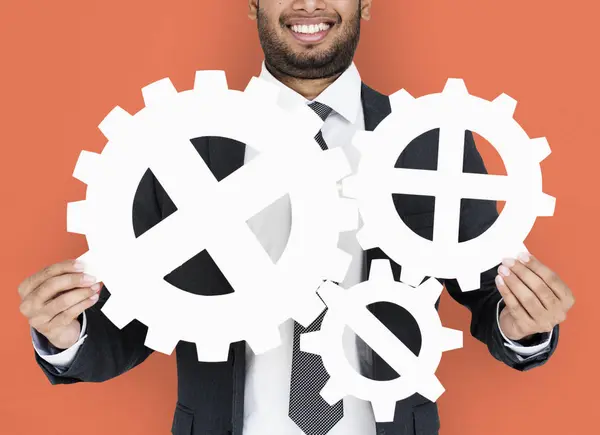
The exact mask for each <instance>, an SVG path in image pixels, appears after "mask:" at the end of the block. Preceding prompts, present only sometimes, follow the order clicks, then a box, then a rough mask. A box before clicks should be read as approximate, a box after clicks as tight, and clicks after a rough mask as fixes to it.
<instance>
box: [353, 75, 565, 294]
mask: <svg viewBox="0 0 600 435" xmlns="http://www.w3.org/2000/svg"><path fill="white" fill-rule="evenodd" d="M390 102H391V106H392V113H391V114H390V115H389V116H388V117H387V118H385V119H384V120H383V121H382V122H381V123H380V124H379V126H378V127H377V128H376V129H375V130H374V131H373V132H357V133H356V135H355V136H354V138H353V144H354V145H355V146H356V147H357V148H358V150H359V151H360V153H361V160H360V163H359V168H358V171H357V173H356V174H355V175H353V176H350V177H348V178H346V179H345V180H344V182H343V194H344V195H345V196H348V197H351V198H356V199H357V200H358V204H359V211H360V213H361V216H362V218H363V221H364V226H363V228H361V230H360V231H359V232H358V233H357V238H358V240H359V243H360V245H361V246H362V247H363V249H370V248H374V247H379V248H381V249H382V250H383V252H385V253H386V254H387V255H388V256H389V257H390V258H391V259H392V260H394V261H395V262H396V263H398V264H400V265H402V273H401V276H400V280H401V281H403V282H406V283H408V284H410V285H412V286H416V285H418V284H419V283H420V282H422V280H423V279H424V278H425V277H426V276H434V277H437V278H456V279H457V280H458V282H459V285H460V288H461V290H462V291H470V290H475V289H478V288H480V274H481V272H483V271H485V270H488V269H490V268H492V267H494V266H496V265H497V264H499V263H500V262H501V261H502V259H503V258H506V257H514V256H515V255H517V254H518V253H519V252H521V251H526V247H525V245H524V244H523V242H524V240H525V238H526V237H527V235H528V234H529V232H530V231H531V228H532V227H533V224H534V223H535V220H536V218H537V217H538V216H552V214H553V213H554V207H555V198H554V197H552V196H549V195H547V194H545V193H543V191H542V172H541V167H540V163H541V162H542V161H543V160H544V159H545V158H546V157H547V156H548V155H549V154H550V147H549V145H548V142H547V141H546V139H545V138H537V139H530V138H529V136H528V135H527V133H526V132H525V131H524V130H523V129H522V128H521V126H520V125H519V124H518V123H517V122H516V121H515V120H514V119H513V113H514V111H515V108H516V101H515V100H513V99H512V98H510V97H509V96H507V95H506V94H502V95H500V96H499V97H497V98H496V99H495V100H493V101H487V100H484V99H482V98H479V97H475V96H472V95H470V94H469V92H468V91H467V89H466V87H465V84H464V82H463V81H462V80H460V79H449V80H448V81H447V83H446V86H445V87H444V90H443V92H441V93H437V94H430V95H426V96H423V97H420V98H413V97H412V96H411V95H410V94H409V93H408V92H407V91H405V90H404V89H402V90H400V91H398V92H396V93H395V94H393V95H392V96H391V97H390ZM436 128H439V129H440V144H439V158H438V167H437V171H430V170H429V171H428V170H417V169H406V168H394V165H395V163H396V161H397V160H398V157H399V156H400V155H401V153H402V152H403V151H404V150H405V149H406V147H407V146H408V145H409V143H410V142H411V141H412V140H413V139H415V138H417V137H418V136H420V135H421V134H424V133H426V132H428V131H430V130H433V129H436ZM466 130H470V131H474V132H476V133H479V134H480V135H482V136H483V137H485V138H486V139H487V140H488V141H489V142H490V143H491V144H492V145H493V146H494V147H495V148H496V150H497V151H498V153H499V154H500V157H501V158H502V160H503V161H504V165H505V167H506V173H507V175H506V176H499V175H487V174H471V173H462V169H463V155H464V137H465V131H466ZM392 193H402V194H409V195H427V196H435V197H436V199H435V201H436V202H435V210H436V212H435V220H434V228H433V241H430V240H427V239H425V238H423V237H420V236H419V235H417V234H416V233H414V232H413V231H412V230H411V229H410V228H409V227H408V226H407V225H406V224H405V223H404V221H402V219H401V218H400V217H399V216H398V213H397V211H396V209H395V207H394V204H393V202H392V199H391V195H392ZM462 198H475V199H489V200H503V201H506V204H505V206H504V209H503V210H502V213H501V214H500V217H499V218H498V219H497V220H496V222H495V223H494V224H493V225H492V226H491V227H490V228H489V229H488V230H487V231H485V232H484V233H483V234H482V235H481V236H479V237H476V238H474V239H471V240H468V241H466V242H462V243H458V240H459V239H458V230H459V218H460V202H461V199H462Z"/></svg>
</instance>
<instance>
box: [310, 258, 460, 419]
mask: <svg viewBox="0 0 600 435" xmlns="http://www.w3.org/2000/svg"><path fill="white" fill-rule="evenodd" d="M441 292H442V285H441V284H440V282H439V281H437V280H436V279H434V278H430V279H429V280H427V281H426V282H425V283H423V284H422V285H421V286H419V287H417V288H414V287H411V286H409V285H407V284H404V283H400V282H397V281H395V280H394V277H393V275H392V269H391V267H390V263H389V261H388V260H373V261H372V263H371V272H370V274H369V280H368V281H364V282H362V283H360V284H357V285H355V286H353V287H351V288H350V289H348V290H344V289H343V288H341V287H339V286H337V285H336V284H333V283H331V282H327V283H324V284H323V285H322V286H321V288H320V289H319V291H318V293H319V295H320V296H321V298H322V299H323V301H324V302H325V304H326V305H327V308H328V309H327V313H326V314H325V317H324V318H323V323H322V324H321V329H320V330H319V331H316V332H307V333H305V334H302V336H301V338H300V348H301V349H302V350H303V351H304V352H310V353H313V354H318V355H321V357H322V358H323V365H324V366H325V369H326V370H327V372H328V373H329V375H330V379H329V381H328V382H327V384H326V385H325V387H323V390H321V396H322V397H323V398H324V399H325V400H326V401H327V402H328V403H329V404H330V405H333V404H334V403H336V402H337V401H338V400H340V399H342V398H343V397H345V396H347V395H352V396H354V397H357V398H359V399H362V400H368V401H370V402H371V403H372V405H373V412H374V414H375V420H376V421H378V422H386V421H393V419H394V411H395V407H396V402H397V401H398V400H402V399H405V398H407V397H409V396H411V395H413V394H415V393H420V394H421V395H423V396H424V397H426V398H428V399H429V400H431V401H435V400H437V399H438V397H439V396H440V395H441V394H442V393H443V392H444V387H443V386H442V385H441V383H440V381H439V380H438V378H437V377H436V376H435V371H436V370H437V367H438V366H439V364H440V360H441V358H442V352H444V351H447V350H452V349H458V348H460V347H462V332H461V331H457V330H454V329H450V328H445V327H443V326H442V323H441V321H440V318H439V315H438V313H437V310H436V309H435V302H436V301H437V299H438V297H439V296H440V294H441ZM375 302H390V303H392V304H396V305H399V306H401V307H403V308H404V309H406V310H407V311H408V312H409V313H410V314H411V315H412V316H413V317H414V319H415V320H416V321H417V323H418V325H419V329H420V331H421V337H422V340H421V343H422V344H421V350H420V351H419V355H418V356H415V355H414V354H413V353H412V352H411V351H410V349H408V348H407V347H406V346H405V345H404V344H403V343H402V342H401V341H400V340H398V339H397V338H396V336H395V335H394V334H393V333H392V332H390V331H389V330H388V329H387V328H386V327H385V326H384V325H382V324H381V323H380V322H379V321H378V320H377V318H376V317H375V316H373V314H371V313H370V312H369V311H368V309H367V308H366V307H367V306H368V305H370V304H373V303H375ZM346 326H348V327H349V328H350V329H351V330H352V331H354V333H356V334H357V335H358V336H359V337H361V339H362V340H363V341H364V342H365V343H366V344H368V345H369V346H370V347H371V349H373V350H374V351H375V352H377V353H378V355H379V356H381V358H383V360H385V361H386V362H387V363H388V364H389V365H390V366H391V367H392V368H393V369H394V370H395V371H396V372H397V373H399V374H400V375H401V376H400V377H398V378H396V379H393V380H389V381H376V380H372V379H369V378H366V377H364V376H362V375H361V374H360V373H358V372H357V371H356V370H354V368H353V367H352V366H351V365H350V362H349V361H348V359H347V358H346V355H345V352H344V348H343V343H342V342H343V340H342V336H343V334H344V329H345V328H346Z"/></svg>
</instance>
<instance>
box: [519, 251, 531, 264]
mask: <svg viewBox="0 0 600 435" xmlns="http://www.w3.org/2000/svg"><path fill="white" fill-rule="evenodd" d="M530 259H531V255H529V253H528V252H521V253H520V254H519V260H521V261H522V262H523V263H527V262H528V261H529V260H530Z"/></svg>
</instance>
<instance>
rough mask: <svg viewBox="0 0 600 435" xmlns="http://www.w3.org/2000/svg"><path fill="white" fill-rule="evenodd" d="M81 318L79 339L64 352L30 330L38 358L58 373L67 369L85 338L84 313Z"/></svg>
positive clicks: (85, 324)
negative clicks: (50, 365)
mask: <svg viewBox="0 0 600 435" xmlns="http://www.w3.org/2000/svg"><path fill="white" fill-rule="evenodd" d="M81 316H82V319H81V320H80V321H81V332H80V333H79V339H78V340H77V342H76V343H74V344H73V345H72V346H71V347H69V348H67V349H64V350H61V349H58V348H56V347H54V346H53V345H52V344H51V343H50V342H49V341H48V339H47V338H46V337H44V336H43V335H42V334H40V333H39V332H37V331H36V330H35V329H33V328H31V341H32V344H33V348H34V349H35V351H36V352H37V354H38V355H39V356H40V358H42V359H43V360H45V361H47V362H48V363H50V364H52V365H53V366H54V367H55V368H56V369H57V370H58V371H59V372H63V371H65V370H67V369H68V368H69V366H70V365H71V363H72V362H73V360H74V359H75V355H76V354H77V351H78V350H79V348H80V347H81V345H82V344H83V342H84V340H85V339H86V337H87V334H86V333H85V332H86V327H87V318H86V316H85V311H84V312H83V313H81Z"/></svg>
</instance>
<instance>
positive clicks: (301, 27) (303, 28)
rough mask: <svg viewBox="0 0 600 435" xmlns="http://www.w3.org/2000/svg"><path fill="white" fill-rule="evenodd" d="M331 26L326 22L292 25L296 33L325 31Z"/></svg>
mask: <svg viewBox="0 0 600 435" xmlns="http://www.w3.org/2000/svg"><path fill="white" fill-rule="evenodd" d="M330 27H331V26H330V25H329V24H325V23H320V24H310V25H306V24H294V25H293V26H292V31H293V32H296V33H307V34H309V35H310V34H313V33H318V32H323V31H325V30H328V29H329V28H330Z"/></svg>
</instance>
